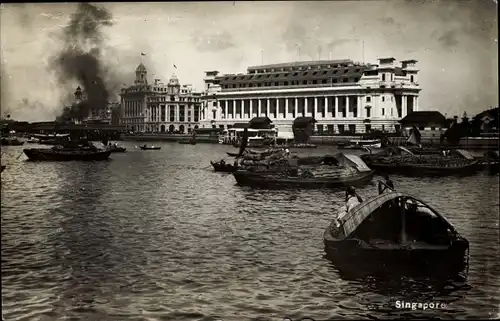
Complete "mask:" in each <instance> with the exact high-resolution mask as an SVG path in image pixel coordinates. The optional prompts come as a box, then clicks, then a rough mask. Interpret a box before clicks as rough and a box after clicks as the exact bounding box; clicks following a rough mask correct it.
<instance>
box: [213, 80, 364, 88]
mask: <svg viewBox="0 0 500 321" xmlns="http://www.w3.org/2000/svg"><path fill="white" fill-rule="evenodd" d="M358 81H359V78H340V79H332V78H330V79H314V80H302V81H300V80H292V81H279V82H278V81H275V82H263V83H256V84H252V83H243V84H226V85H222V88H224V89H228V88H252V87H253V88H255V87H278V86H300V85H320V84H322V85H327V84H338V83H356V82H358Z"/></svg>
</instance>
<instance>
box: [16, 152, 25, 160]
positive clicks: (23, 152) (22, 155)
mask: <svg viewBox="0 0 500 321" xmlns="http://www.w3.org/2000/svg"><path fill="white" fill-rule="evenodd" d="M23 154H24V152H22V153H21V154H19V156H17V158H16V160H18V159H19V157H21V156H23Z"/></svg>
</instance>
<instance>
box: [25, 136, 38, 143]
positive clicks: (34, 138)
mask: <svg viewBox="0 0 500 321" xmlns="http://www.w3.org/2000/svg"><path fill="white" fill-rule="evenodd" d="M27 142H28V143H30V144H37V143H39V142H40V139H38V138H36V137H30V138H29V139H28V140H27Z"/></svg>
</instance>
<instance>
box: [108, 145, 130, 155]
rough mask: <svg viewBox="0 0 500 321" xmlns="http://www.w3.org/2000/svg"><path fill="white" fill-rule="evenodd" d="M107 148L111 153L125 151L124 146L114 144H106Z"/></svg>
mask: <svg viewBox="0 0 500 321" xmlns="http://www.w3.org/2000/svg"><path fill="white" fill-rule="evenodd" d="M107 149H108V150H110V151H111V152H112V153H125V152H126V151H127V149H126V148H125V147H121V146H118V145H116V144H114V145H111V146H108V148H107Z"/></svg>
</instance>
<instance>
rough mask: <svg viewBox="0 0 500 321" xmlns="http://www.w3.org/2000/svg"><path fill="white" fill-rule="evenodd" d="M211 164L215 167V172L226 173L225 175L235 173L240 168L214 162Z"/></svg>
mask: <svg viewBox="0 0 500 321" xmlns="http://www.w3.org/2000/svg"><path fill="white" fill-rule="evenodd" d="M210 164H211V165H212V166H213V168H214V171H216V172H225V173H233V172H235V171H236V170H238V166H234V165H233V164H227V163H225V164H221V163H220V162H212V161H210Z"/></svg>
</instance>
